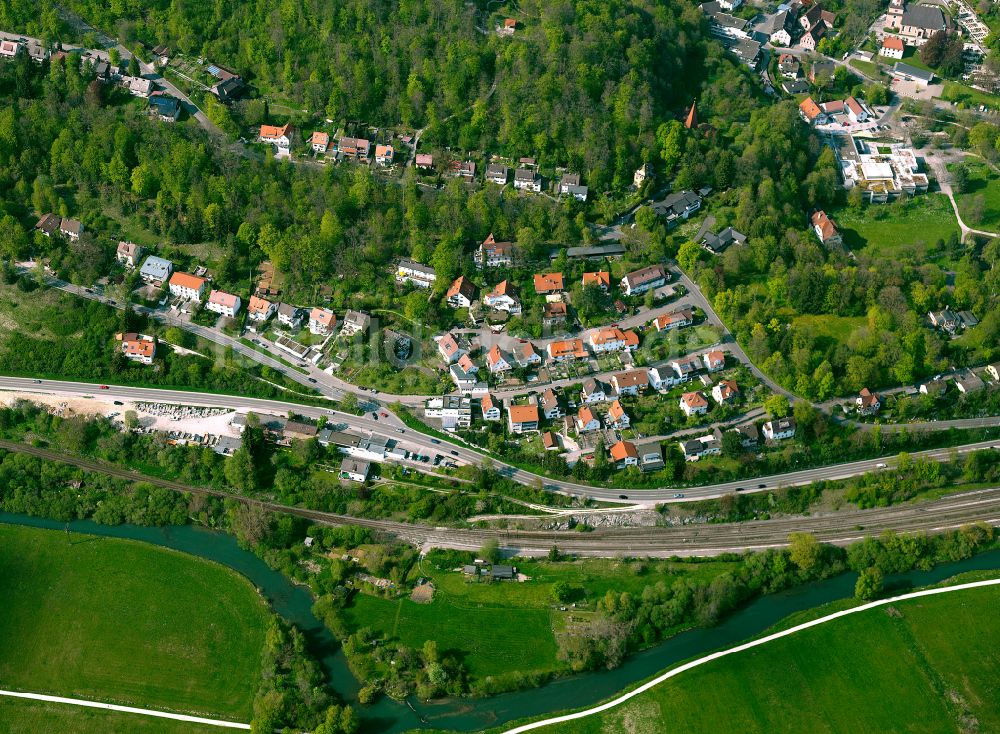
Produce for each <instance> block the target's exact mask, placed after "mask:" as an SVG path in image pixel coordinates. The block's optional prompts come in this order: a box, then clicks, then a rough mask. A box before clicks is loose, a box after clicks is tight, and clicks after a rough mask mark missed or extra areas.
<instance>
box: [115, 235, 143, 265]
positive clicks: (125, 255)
mask: <svg viewBox="0 0 1000 734" xmlns="http://www.w3.org/2000/svg"><path fill="white" fill-rule="evenodd" d="M115 259H116V260H117V261H118V262H120V263H121V264H122V265H125V266H126V267H129V268H134V267H135V266H136V265H138V264H139V260H141V259H142V248H141V247H139V245H137V244H135V243H134V242H125V241H122V242H119V243H118V249H117V250H116V251H115Z"/></svg>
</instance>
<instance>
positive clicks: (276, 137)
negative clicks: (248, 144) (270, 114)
mask: <svg viewBox="0 0 1000 734" xmlns="http://www.w3.org/2000/svg"><path fill="white" fill-rule="evenodd" d="M258 137H259V139H260V142H262V143H269V144H270V145H274V146H275V147H277V148H278V149H279V150H288V149H289V148H290V147H291V146H292V126H291V123H285V124H284V125H282V126H281V127H276V126H275V125H261V126H260V133H259V135H258Z"/></svg>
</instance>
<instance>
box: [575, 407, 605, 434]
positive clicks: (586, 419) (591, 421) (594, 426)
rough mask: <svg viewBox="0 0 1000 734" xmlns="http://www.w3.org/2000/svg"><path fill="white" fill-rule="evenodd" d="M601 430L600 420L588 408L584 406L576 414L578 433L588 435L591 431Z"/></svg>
mask: <svg viewBox="0 0 1000 734" xmlns="http://www.w3.org/2000/svg"><path fill="white" fill-rule="evenodd" d="M600 429H601V421H600V419H599V418H598V417H597V416H596V415H594V411H592V410H591V409H590V408H589V407H588V406H586V405H584V406H582V407H581V408H580V409H579V410H578V411H577V412H576V430H577V432H578V433H588V432H590V431H599V430H600Z"/></svg>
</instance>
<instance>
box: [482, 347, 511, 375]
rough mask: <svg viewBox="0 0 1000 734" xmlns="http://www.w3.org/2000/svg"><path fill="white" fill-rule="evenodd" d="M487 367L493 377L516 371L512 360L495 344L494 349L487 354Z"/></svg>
mask: <svg viewBox="0 0 1000 734" xmlns="http://www.w3.org/2000/svg"><path fill="white" fill-rule="evenodd" d="M486 366H487V367H488V368H489V370H490V374H493V375H495V374H498V373H500V372H509V371H510V370H512V369H514V368H513V366H511V363H510V359H509V358H508V357H507V355H506V354H504V353H503V351H502V350H501V349H500V345H499V344H494V345H493V349H491V350H490V351H489V352H487V353H486Z"/></svg>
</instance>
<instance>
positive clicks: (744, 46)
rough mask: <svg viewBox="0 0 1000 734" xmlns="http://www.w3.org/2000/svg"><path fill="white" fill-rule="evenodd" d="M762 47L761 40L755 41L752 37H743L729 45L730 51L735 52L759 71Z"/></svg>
mask: <svg viewBox="0 0 1000 734" xmlns="http://www.w3.org/2000/svg"><path fill="white" fill-rule="evenodd" d="M760 49H761V43H760V41H755V40H754V39H752V38H742V39H740V40H739V41H737V42H736V43H735V44H734V45H732V46H730V47H729V53H731V54H733V55H734V56H735V57H736V58H738V59H739V60H740V61H742V62H743V63H744V64H746V65H747V66H749V67H750V68H751V69H753V70H754V71H757V69H758V67H759V66H760Z"/></svg>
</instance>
